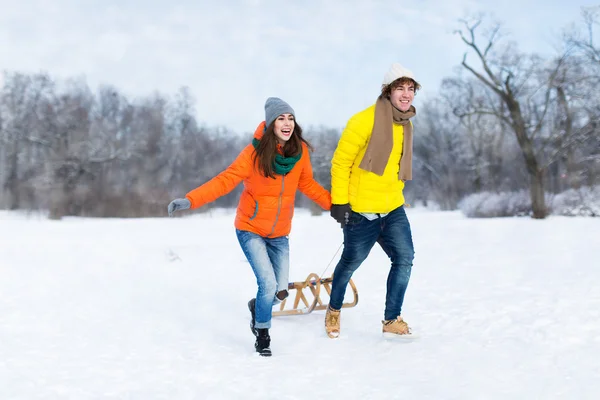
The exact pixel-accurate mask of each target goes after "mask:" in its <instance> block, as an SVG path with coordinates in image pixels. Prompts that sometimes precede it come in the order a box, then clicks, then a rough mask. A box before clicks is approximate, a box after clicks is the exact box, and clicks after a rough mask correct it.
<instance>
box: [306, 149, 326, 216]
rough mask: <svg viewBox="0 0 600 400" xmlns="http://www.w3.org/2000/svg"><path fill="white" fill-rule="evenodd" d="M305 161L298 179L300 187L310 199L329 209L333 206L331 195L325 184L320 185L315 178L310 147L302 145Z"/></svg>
mask: <svg viewBox="0 0 600 400" xmlns="http://www.w3.org/2000/svg"><path fill="white" fill-rule="evenodd" d="M302 151H303V153H304V154H303V155H302V158H304V159H305V160H304V162H303V164H302V172H300V180H299V181H298V189H300V191H301V192H302V193H304V194H305V195H306V197H308V198H309V199H311V200H312V201H314V202H315V203H317V204H318V205H319V206H320V207H321V208H322V209H324V210H329V209H330V208H331V195H330V194H329V192H328V191H327V189H325V188H324V187H323V186H321V185H319V182H317V181H316V180H315V179H314V178H313V170H312V164H311V162H310V155H309V154H308V147H307V146H305V145H303V146H302Z"/></svg>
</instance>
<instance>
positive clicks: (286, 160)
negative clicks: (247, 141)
mask: <svg viewBox="0 0 600 400" xmlns="http://www.w3.org/2000/svg"><path fill="white" fill-rule="evenodd" d="M259 144H260V140H258V139H256V138H254V139H252V145H253V146H254V148H255V149H256V148H258V145H259ZM301 156H302V150H300V153H298V155H296V156H294V157H284V156H282V155H281V154H279V153H277V154H276V155H275V159H274V160H273V170H274V171H275V173H276V174H277V175H285V174H287V173H288V172H290V171H291V170H292V168H294V165H296V163H297V162H298V160H299V159H300V157H301Z"/></svg>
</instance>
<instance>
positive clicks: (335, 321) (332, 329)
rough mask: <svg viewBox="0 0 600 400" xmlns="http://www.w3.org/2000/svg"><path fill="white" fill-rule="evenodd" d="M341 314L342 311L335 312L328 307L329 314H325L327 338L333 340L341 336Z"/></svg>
mask: <svg viewBox="0 0 600 400" xmlns="http://www.w3.org/2000/svg"><path fill="white" fill-rule="evenodd" d="M340 313H341V310H334V309H333V308H331V307H327V313H325V331H326V332H327V336H329V337H330V338H332V339H335V338H337V337H338V336H340Z"/></svg>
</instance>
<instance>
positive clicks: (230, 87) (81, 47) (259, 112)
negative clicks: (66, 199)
mask: <svg viewBox="0 0 600 400" xmlns="http://www.w3.org/2000/svg"><path fill="white" fill-rule="evenodd" d="M405 3H407V2H405V1H400V0H331V1H327V0H321V1H318V0H294V1H292V0H289V1H285V0H279V1H274V0H231V1H229V0H212V1H206V0H195V1H194V0H181V1H172V0H170V1H164V0H119V1H114V0H102V1H100V0H52V1H47V0H19V1H13V0H0V4H1V8H0V69H1V70H3V71H19V72H27V73H32V72H39V71H44V72H48V73H49V74H50V75H51V76H52V77H55V78H69V77H84V78H85V79H86V81H87V83H88V84H89V85H90V87H91V88H92V90H94V91H95V90H96V89H97V88H98V86H99V85H100V84H111V85H114V86H116V87H117V88H118V89H120V90H121V91H122V92H123V93H124V94H125V95H126V96H127V97H128V98H130V99H131V100H135V98H137V97H144V96H148V95H150V94H152V93H153V92H155V91H158V92H160V93H162V94H164V95H167V96H172V95H174V94H175V93H176V92H177V90H178V88H180V87H181V86H188V87H189V88H190V90H191V92H192V94H193V96H194V97H195V99H196V111H197V117H198V119H199V121H200V122H201V123H204V124H206V125H209V126H215V125H221V126H227V127H229V128H231V129H233V130H235V131H237V132H250V131H253V130H254V128H255V127H256V125H257V124H258V123H259V122H260V121H261V120H262V119H264V108H263V106H264V102H265V99H266V98H267V97H269V96H277V97H281V98H283V99H284V100H286V101H288V102H289V103H290V104H291V106H292V107H293V108H294V109H295V111H296V117H297V120H298V122H299V123H300V124H302V125H304V126H309V125H320V124H323V125H326V126H329V127H335V128H341V127H343V126H344V125H345V123H346V121H347V119H348V118H349V117H350V116H351V115H352V114H353V113H355V112H358V111H360V110H361V109H362V108H364V107H367V106H369V105H370V104H372V103H373V102H374V101H375V98H376V96H377V94H378V91H379V88H380V84H381V80H382V78H383V74H384V73H385V71H386V70H387V68H388V67H389V65H390V64H391V63H392V62H400V63H401V64H403V65H405V66H406V67H407V68H409V69H411V70H413V71H414V73H415V75H416V78H417V80H418V81H419V82H420V83H421V84H422V86H423V91H422V93H420V94H419V95H418V96H417V99H416V100H415V105H416V106H417V109H418V107H419V102H420V101H422V99H424V98H426V97H428V96H433V95H435V94H436V93H437V92H439V86H440V82H441V80H442V79H443V78H444V77H446V76H451V75H453V74H454V73H455V70H456V67H457V66H458V65H459V64H460V62H461V60H462V55H463V53H464V51H465V50H466V48H465V46H464V45H463V44H462V42H461V41H460V38H459V37H458V36H456V35H453V34H452V30H453V29H454V28H456V27H457V26H458V23H457V20H458V19H459V18H461V17H464V16H465V15H466V13H467V12H469V13H475V12H480V11H484V12H487V13H492V14H493V16H494V17H495V18H496V19H498V20H501V21H503V22H504V23H505V28H506V32H507V33H508V34H510V37H511V38H512V39H514V40H516V41H518V42H519V46H520V49H521V50H524V51H536V52H540V53H550V52H551V51H552V48H553V46H554V45H555V44H556V43H557V41H556V37H557V36H558V35H559V34H560V32H561V30H562V29H564V28H566V27H567V26H568V25H569V24H571V23H574V22H578V21H580V10H581V7H582V6H590V5H594V4H598V2H597V1H596V2H593V1H584V0H569V1H560V0H502V1H500V0H494V1H491V0H479V1H474V0H420V1H414V2H410V3H412V4H411V5H406V6H403V4H405ZM471 59H473V60H474V58H471Z"/></svg>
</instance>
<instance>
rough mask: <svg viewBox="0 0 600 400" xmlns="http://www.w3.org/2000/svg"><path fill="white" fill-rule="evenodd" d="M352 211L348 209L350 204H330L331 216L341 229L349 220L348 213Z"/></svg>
mask: <svg viewBox="0 0 600 400" xmlns="http://www.w3.org/2000/svg"><path fill="white" fill-rule="evenodd" d="M351 212H352V209H351V208H350V204H348V203H346V204H332V205H331V211H330V213H331V216H332V217H333V219H335V220H336V221H337V222H339V223H340V225H341V227H342V228H343V227H344V226H346V224H347V223H348V219H349V218H350V213H351Z"/></svg>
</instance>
